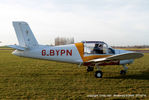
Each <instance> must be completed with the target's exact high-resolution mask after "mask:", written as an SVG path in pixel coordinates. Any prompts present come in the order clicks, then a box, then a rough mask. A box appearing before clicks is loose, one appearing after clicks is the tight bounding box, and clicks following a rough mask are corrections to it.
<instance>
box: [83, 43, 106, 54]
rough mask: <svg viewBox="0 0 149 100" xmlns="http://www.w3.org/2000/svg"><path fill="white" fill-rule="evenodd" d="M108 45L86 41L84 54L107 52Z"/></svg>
mask: <svg viewBox="0 0 149 100" xmlns="http://www.w3.org/2000/svg"><path fill="white" fill-rule="evenodd" d="M106 53H107V45H106V44H104V43H84V54H106Z"/></svg>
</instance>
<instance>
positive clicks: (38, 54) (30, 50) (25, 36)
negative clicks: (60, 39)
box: [8, 21, 144, 78]
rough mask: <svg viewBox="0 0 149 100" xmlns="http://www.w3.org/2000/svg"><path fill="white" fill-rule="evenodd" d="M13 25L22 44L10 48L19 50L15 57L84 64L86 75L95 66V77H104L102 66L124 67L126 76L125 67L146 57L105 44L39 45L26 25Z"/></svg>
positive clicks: (98, 42) (123, 72) (121, 72)
mask: <svg viewBox="0 0 149 100" xmlns="http://www.w3.org/2000/svg"><path fill="white" fill-rule="evenodd" d="M13 26H14V29H15V32H16V35H17V39H18V42H19V45H8V47H11V48H14V49H16V50H15V51H13V52H12V54H13V55H16V56H21V57H29V58H37V59H44V60H52V61H59V62H67V63H74V64H78V65H79V66H81V65H84V66H87V72H90V71H93V70H94V67H96V68H97V69H98V70H97V71H96V72H95V77H96V78H102V76H103V73H102V71H101V70H100V67H99V66H104V65H122V66H123V68H124V70H121V71H120V74H122V75H125V74H126V72H127V69H128V67H127V66H126V65H127V64H131V63H133V61H134V59H136V58H140V57H143V56H144V55H143V54H142V53H138V52H133V51H126V50H119V49H113V48H112V47H110V46H108V45H107V44H106V43H105V42H103V41H82V42H79V43H74V44H69V45H59V46H47V45H39V44H38V42H37V40H36V38H35V36H34V34H33V33H32V31H31V29H30V27H29V25H28V24H27V23H26V22H21V21H14V22H13Z"/></svg>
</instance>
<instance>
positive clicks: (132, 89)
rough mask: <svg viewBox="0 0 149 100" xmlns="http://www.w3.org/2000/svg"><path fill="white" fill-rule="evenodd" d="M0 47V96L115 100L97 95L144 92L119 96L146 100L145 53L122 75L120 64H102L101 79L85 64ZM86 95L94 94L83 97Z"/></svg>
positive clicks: (147, 74)
mask: <svg viewBox="0 0 149 100" xmlns="http://www.w3.org/2000/svg"><path fill="white" fill-rule="evenodd" d="M11 52H12V51H11V50H0V99H40V100H44V99H47V100H49V99H55V100H61V99H63V100H65V99H117V98H120V97H114V96H111V97H102V96H101V95H108V94H111V95H117V94H119V95H127V94H132V95H133V94H135V95H136V94H145V95H146V97H140V96H133V97H123V98H122V99H146V100H147V99H149V97H148V95H149V60H148V59H149V54H147V53H146V54H145V56H144V57H143V58H141V59H137V60H136V61H135V62H134V63H133V64H132V65H129V66H128V67H129V70H128V73H127V75H126V76H121V75H119V71H120V70H121V69H122V67H121V66H103V67H102V71H103V72H104V73H103V78H102V79H97V78H95V77H94V72H89V73H87V72H86V67H84V66H82V67H80V68H78V67H77V65H75V64H67V63H59V62H53V61H44V60H36V59H28V58H21V57H16V56H14V55H12V54H11ZM87 95H98V96H97V97H87Z"/></svg>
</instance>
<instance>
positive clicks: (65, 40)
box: [55, 37, 74, 45]
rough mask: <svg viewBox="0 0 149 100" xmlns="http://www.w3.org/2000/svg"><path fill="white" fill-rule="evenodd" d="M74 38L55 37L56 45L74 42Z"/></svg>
mask: <svg viewBox="0 0 149 100" xmlns="http://www.w3.org/2000/svg"><path fill="white" fill-rule="evenodd" d="M73 43H74V38H65V37H57V38H55V45H66V44H73Z"/></svg>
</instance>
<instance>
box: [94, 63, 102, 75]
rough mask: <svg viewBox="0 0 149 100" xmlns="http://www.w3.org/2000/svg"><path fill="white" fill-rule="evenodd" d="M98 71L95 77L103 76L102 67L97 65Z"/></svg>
mask: <svg viewBox="0 0 149 100" xmlns="http://www.w3.org/2000/svg"><path fill="white" fill-rule="evenodd" d="M97 69H98V71H96V72H95V77H96V78H102V71H100V67H99V66H97Z"/></svg>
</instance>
